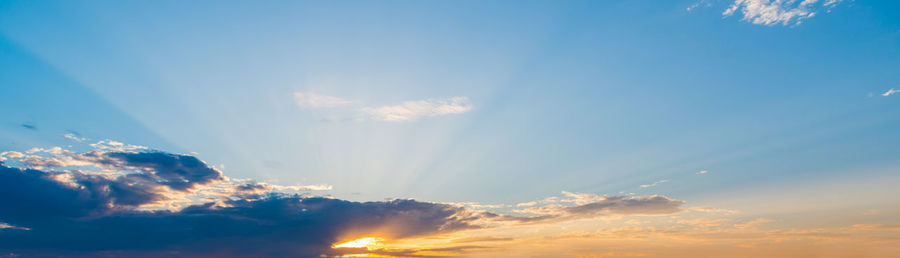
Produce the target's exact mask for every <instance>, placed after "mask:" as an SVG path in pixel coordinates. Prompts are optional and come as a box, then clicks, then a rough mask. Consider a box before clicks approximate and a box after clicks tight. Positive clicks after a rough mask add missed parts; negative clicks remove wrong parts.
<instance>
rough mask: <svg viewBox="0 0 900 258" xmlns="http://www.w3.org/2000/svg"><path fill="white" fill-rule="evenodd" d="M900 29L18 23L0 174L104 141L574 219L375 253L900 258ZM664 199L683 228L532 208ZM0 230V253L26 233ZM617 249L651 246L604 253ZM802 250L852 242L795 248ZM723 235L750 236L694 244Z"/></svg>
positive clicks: (803, 10)
mask: <svg viewBox="0 0 900 258" xmlns="http://www.w3.org/2000/svg"><path fill="white" fill-rule="evenodd" d="M898 14H900V3H898V2H897V1H867V0H857V1H852V0H843V1H841V0H838V1H834V0H830V1H829V0H820V1H815V0H806V1H796V0H795V1H791V0H774V1H768V0H734V1H732V0H720V1H716V0H685V1H681V0H678V1H385V2H356V1H308V2H301V1H253V2H243V1H125V2H109V1H2V2H0V111H2V114H3V115H2V116H0V152H3V151H8V152H7V155H6V158H7V159H9V160H8V161H6V163H4V164H6V165H9V166H11V167H18V168H22V169H24V168H31V169H34V171H44V172H42V173H45V172H46V173H49V172H50V170H48V169H47V167H48V166H46V165H45V166H37V165H34V164H33V163H28V162H27V161H26V160H24V159H25V158H26V157H24V156H23V157H20V158H22V159H23V160H21V161H20V163H16V162H12V161H13V159H15V157H13V156H15V155H12V156H11V154H10V153H11V152H16V153H26V152H27V150H29V149H32V148H44V149H48V150H49V149H50V148H51V147H54V146H60V147H62V148H63V149H68V150H71V151H73V152H74V153H88V152H90V151H92V150H98V148H100V147H98V146H104V145H103V144H100V145H97V144H95V145H94V146H91V145H90V144H91V143H97V142H99V141H103V140H113V141H117V142H122V143H125V144H126V145H127V144H131V145H135V146H145V147H147V148H149V149H152V150H158V151H161V152H163V153H178V154H180V155H182V156H179V155H176V154H171V155H175V156H174V157H182V158H176V160H182V161H184V160H185V159H186V158H184V157H196V158H197V159H200V160H202V161H203V162H205V164H207V165H208V166H209V167H211V168H213V169H214V170H216V171H220V172H221V174H224V175H225V176H227V177H228V178H233V179H247V180H252V181H255V182H259V183H260V184H263V183H264V184H268V185H282V186H298V188H294V189H295V190H297V189H302V191H301V192H304V196H325V197H327V198H326V200H347V201H349V202H348V203H353V204H367V203H365V201H383V200H397V199H400V200H403V199H415V200H417V201H420V202H423V203H427V204H440V205H450V206H452V207H463V208H464V209H466V210H468V211H489V212H491V214H495V213H496V214H516V215H510V216H522V217H516V218H525V217H529V215H528V214H531V215H537V216H539V215H542V214H544V215H546V214H554V216H557V217H558V218H557V219H553V220H551V221H550V222H540V223H532V224H529V223H530V222H528V223H525V222H522V223H525V224H527V225H518V224H517V225H507V224H508V223H507V222H503V223H501V224H502V225H492V226H490V227H482V228H480V229H475V230H472V229H468V228H460V229H459V230H456V229H454V230H450V231H452V232H444V231H435V232H430V231H429V232H428V233H423V232H424V231H422V232H419V231H415V232H416V233H415V234H413V233H410V234H400V233H396V232H394V233H396V234H393V235H391V236H376V235H371V237H380V238H385V239H386V240H385V239H382V240H379V241H385V243H384V244H386V245H389V246H390V245H392V244H393V245H396V248H407V249H409V248H412V249H415V248H421V246H426V245H430V246H437V247H448V246H452V245H451V244H448V243H470V242H469V241H466V240H460V239H470V240H473V239H474V240H473V241H471V242H475V243H478V242H481V241H483V242H484V243H480V244H479V245H477V246H478V248H468V249H467V248H456V249H453V250H439V251H434V250H432V252H431V253H419V254H417V255H425V254H428V255H440V254H449V255H471V256H479V255H485V256H496V255H503V254H506V255H511V254H513V253H515V252H509V250H510V249H509V246H514V245H523V243H530V242H529V241H537V240H535V239H557V238H556V237H559V238H566V237H571V238H575V239H569V240H566V241H564V243H556V244H555V242H553V241H550V240H548V241H547V242H546V243H544V244H546V245H547V246H544V247H542V248H541V251H542V252H545V253H540V252H532V251H534V250H531V251H529V249H527V248H526V249H524V250H522V249H516V248H512V249H513V250H519V251H521V252H523V253H521V254H526V253H527V254H533V255H536V256H540V255H547V256H556V255H561V254H564V255H585V256H591V255H596V256H604V255H606V256H629V255H638V254H649V255H661V256H682V255H683V256H693V255H697V254H709V255H713V256H714V254H721V253H719V252H727V251H728V250H734V248H747V249H752V248H751V247H755V246H752V245H748V244H755V245H763V246H767V247H769V249H765V248H763V249H759V250H760V251H759V252H758V253H754V252H752V251H747V252H746V255H750V256H753V255H759V256H769V255H773V254H776V253H777V254H781V255H785V256H792V255H798V256H806V255H813V256H815V255H836V256H841V255H848V256H858V255H862V256H866V255H869V256H887V255H889V254H890V253H891V252H894V254H896V252H895V251H900V250H897V249H884V248H888V247H886V246H891V245H894V246H900V243H898V242H897V241H898V239H900V219H898V218H900V188H897V187H896V186H897V185H898V183H900V152H898V149H900V148H897V147H896V146H900V115H898V113H897V110H900V15H898ZM894 89H896V90H897V91H894ZM895 92H896V93H898V94H894V93H895ZM106 143H109V142H106ZM112 146H115V144H113V145H112ZM100 149H102V148H100ZM104 150H110V149H104ZM135 150H137V149H127V150H125V152H127V153H130V152H132V151H135ZM119 151H122V150H119ZM32 153H37V154H40V153H42V151H34V152H32ZM43 153H44V154H46V155H51V156H52V155H69V154H60V152H58V151H57V152H53V151H43ZM141 153H143V152H141ZM132 154H134V153H132ZM73 155H74V154H73ZM134 155H138V154H134ZM0 157H3V156H0ZM110 157H111V159H115V160H117V161H116V162H119V161H121V162H123V164H131V163H128V162H130V160H126V159H125V158H121V157H118V156H115V155H113V156H110ZM0 161H2V159H0ZM141 164H144V163H141ZM82 165H84V164H82ZM133 168H134V167H133V166H125V165H123V167H121V169H124V170H130V169H133ZM150 168H153V169H157V167H152V166H150ZM103 169H108V168H103ZM57 170H58V171H57V172H59V171H63V170H64V169H63V168H62V167H60V168H59V169H57ZM9 171H12V170H9ZM23 171H25V170H23ZM10 173H13V172H10ZM160 173H162V172H160ZM167 180H168V179H167ZM190 180H193V179H190ZM217 180H218V179H217ZM164 181H165V180H163V181H160V182H163V183H160V184H161V185H164V186H165V187H169V188H170V190H172V191H175V190H178V189H175V188H173V186H170V185H167V183H165V182H168V181H165V182H164ZM194 182H196V181H191V187H195V186H194V185H195V184H194ZM204 184H206V183H205V181H203V182H200V183H199V184H197V185H204ZM161 187H162V186H161ZM578 194H584V195H578ZM588 195H590V196H588ZM656 195H658V196H657V197H662V198H666V200H668V201H672V202H673V203H674V204H677V205H676V206H677V207H678V208H677V210H678V211H677V212H676V211H674V210H667V209H662V208H660V209H659V210H653V212H648V211H646V210H642V211H640V212H632V211H621V212H620V211H613V210H607V211H606V212H607V213H609V214H613V215H609V216H607V215H603V216H600V215H597V216H594V215H591V216H587V217H582V216H581V215H578V216H575V215H573V214H575V213H574V210H571V211H566V212H571V214H569V213H554V212H547V213H541V212H542V211H535V210H533V211H531V212H530V213H529V212H528V211H523V210H521V209H523V208H525V207H533V208H537V207H539V205H542V204H547V205H550V206H544V207H556V208H559V207H557V206H553V205H563V206H565V207H579V206H580V205H583V204H590V203H592V201H598V200H600V202H603V201H610V200H611V199H609V198H612V197H622V198H625V199H627V200H638V201H642V200H650V199H647V198H652V197H653V196H656ZM554 196H555V197H557V198H562V199H563V200H567V199H565V198H571V199H568V200H570V201H562V203H563V204H552V203H554V202H560V201H558V200H557V201H553V200H552V198H551V199H549V200H550V201H547V200H548V199H546V198H548V197H554ZM591 196H593V197H591ZM601 196H607V197H601ZM302 198H307V197H302ZM309 198H313V197H309ZM592 198H593V199H592ZM597 198H601V199H597ZM602 198H607V199H602ZM629 198H630V199H629ZM541 200H543V201H546V202H541ZM532 201H536V202H535V203H529V202H532ZM679 202H683V203H679ZM0 203H2V202H0ZM374 203H377V204H382V203H385V204H390V203H391V202H390V201H385V202H374ZM566 205H574V206H566ZM679 205H680V206H679ZM138 206H140V205H138ZM138 206H135V207H138ZM236 207H240V206H236ZM132 208H134V207H132ZM170 209H171V207H170ZM548 209H549V208H548ZM517 210H518V211H517ZM670 211H671V212H670ZM695 213H697V214H695ZM559 214H565V215H559ZM592 214H593V213H592ZM659 214H665V215H659ZM595 215H596V214H595ZM649 215H653V216H649ZM8 216H13V215H8ZM10 218H12V217H10ZM563 218H571V219H563ZM4 219H8V218H4V217H3V216H2V214H0V235H2V234H4V232H7V231H13V230H16V229H15V228H17V227H20V228H29V227H28V226H29V225H15V224H13V223H9V221H6V222H4ZM513 220H517V219H513ZM626 222H628V223H626ZM323 223H324V222H323ZM710 223H712V224H715V225H714V226H711V224H710ZM754 223H755V224H754ZM758 224H759V225H763V226H759V227H757V226H756V225H758ZM3 225H7V226H6V227H4V226H3ZM647 225H653V226H647ZM641 226H643V227H641ZM676 226H677V227H679V230H678V231H677V232H680V233H673V232H675V231H674V230H671V229H672V228H671V227H676ZM624 227H628V229H632V231H627V232H630V233H634V234H638V233H635V232H639V233H646V234H650V233H648V232H652V236H649V237H648V236H646V235H642V236H639V237H635V238H636V239H640V240H634V241H649V242H651V243H648V244H646V245H644V244H638V242H627V243H620V242H616V241H625V240H623V239H630V238H628V237H621V236H619V235H615V234H612V233H609V234H606V235H603V236H598V235H596V234H600V233H598V232H601V233H602V232H607V233H608V232H621V231H615V230H613V229H616V230H623V228H624ZM633 227H636V228H638V229H634V228H633ZM683 227H688V228H683ZM720 227H726V228H727V230H725V229H721V228H720ZM648 228H652V229H654V230H656V231H654V230H649V229H648ZM710 228H715V229H716V230H715V232H712V229H710ZM664 229H669V230H664ZM4 230H5V231H4ZM603 230H607V231H603ZM804 230H806V231H804ZM32 231H34V230H32ZM738 231H739V232H738ZM751 231H752V232H751ZM801 231H802V232H815V233H817V234H818V233H822V234H824V233H833V232H838V233H834V235H842V236H844V238H840V239H838V240H835V239H837V237H836V238H835V239H831V238H827V237H821V236H817V237H811V238H809V239H806V238H803V237H801V236H798V235H790V236H784V235H779V234H782V233H783V234H785V235H787V233H785V232H794V233H796V232H801ZM857 231H858V232H859V233H858V234H857V233H853V234H850V233H847V232H857ZM409 232H413V231H409ZM578 232H581V233H584V234H578ZM722 232H726V233H728V234H736V235H741V234H743V235H742V236H746V237H747V238H734V239H738V240H735V241H736V242H735V243H730V242H729V243H721V242H716V243H708V242H703V241H706V240H709V239H716V238H720V237H721V236H720V235H716V234H724V233H722ZM773 232H780V233H773ZM342 233H346V232H342ZM445 233H448V234H449V235H447V234H445ZM16 234H19V233H16ZM592 234H593V235H592ZM810 234H812V233H810ZM570 235H571V236H570ZM670 235H675V236H670ZM847 235H850V236H847ZM343 236H344V235H341V237H338V238H342V239H339V240H342V241H343V240H349V239H343ZM354 236H356V235H354ZM359 236H360V237H361V236H364V235H359ZM365 236H370V235H365ZM412 236H415V237H425V238H413V237H412ZM435 236H437V237H435ZM513 236H516V237H513ZM610 236H617V237H610ZM687 236H692V237H694V238H690V239H691V240H690V241H694V242H691V243H693V245H690V247H684V248H681V249H677V248H676V249H673V247H672V246H673V245H671V243H675V242H677V241H682V240H684V239H685V238H686V237H687ZM751 236H753V237H755V238H753V239H754V240H746V239H749V238H751ZM804 236H806V235H804ZM428 237H432V238H428ZM441 237H443V238H441ZM477 237H481V238H477ZM779 237H784V238H787V239H791V240H797V241H801V240H802V241H811V242H812V243H811V244H809V243H807V244H804V245H800V244H798V245H789V246H780V244H784V243H786V241H787V240H783V239H781V238H779ZM0 238H3V237H2V236H0ZM610 238H612V239H610ZM657 238H665V239H657ZM435 239H439V240H440V239H443V240H446V239H455V240H447V241H445V242H441V243H430V242H429V241H437V240H435ZM567 239H568V238H567ZM648 239H651V240H648ZM672 239H676V240H672ZM679 239H680V240H679ZM798 239H800V240H798ZM476 240H477V241H476ZM768 240H771V241H768ZM297 241H306V240H303V239H300V240H297ZM403 241H407V242H403ZM453 241H458V242H453ZM673 241H675V242H673ZM698 241H699V242H700V244H698ZM817 241H818V242H817ZM828 241H846V243H848V244H846V246H844V245H843V244H834V243H835V242H828ZM770 242H771V243H775V242H777V243H779V244H771V243H770ZM787 242H790V241H787ZM513 243H514V244H513ZM761 243H762V244H761ZM766 243H770V244H771V245H766ZM804 243H806V242H804ZM840 243H845V242H840ZM682 244H683V243H682ZM739 245H746V246H742V247H737V246H739ZM785 245H787V244H785ZM23 246H26V245H24V244H23ZM472 246H476V245H474V244H473V245H472ZM532 246H533V245H532ZM612 246H615V248H613V247H612ZM798 246H799V247H798ZM828 246H831V247H828ZM836 246H838V247H840V248H844V249H840V250H841V251H839V252H826V251H822V252H821V253H816V252H817V251H815V250H826V249H827V248H838V247H836ZM453 247H459V246H453ZM801 247H802V248H801ZM23 248H24V247H23ZM159 248H162V249H160V250H163V249H165V248H166V247H159ZM448 248H449V247H448ZM619 248H621V249H619ZM817 248H818V249H817ZM4 249H9V250H14V251H15V252H12V253H16V252H23V253H26V254H27V253H29V252H32V251H34V250H29V249H27V248H24V249H22V248H18V247H17V246H9V245H0V250H4ZM126 249H127V248H126ZM437 249H439V248H435V250H437ZM613 249H615V250H613ZM17 250H18V251H17ZM21 250H25V251H21ZM98 250H107V251H108V250H112V249H105V248H102V247H101V248H99V249H98ZM116 250H118V249H116ZM123 250H124V249H123ZM498 250H501V251H498ZM611 250H612V251H611ZM828 250H831V249H828ZM885 250H887V251H885ZM369 251H371V250H369ZM770 251H771V252H770ZM792 252H793V253H792ZM804 252H806V253H804ZM32 254H34V253H32ZM279 254H280V253H279ZM382 254H384V255H390V254H389V253H382ZM405 254H406V255H410V253H405ZM113 255H116V254H115V253H114V254H113ZM119 255H121V254H119ZM269 255H275V254H274V253H270V254H269Z"/></svg>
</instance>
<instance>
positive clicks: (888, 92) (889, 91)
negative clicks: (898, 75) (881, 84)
mask: <svg viewBox="0 0 900 258" xmlns="http://www.w3.org/2000/svg"><path fill="white" fill-rule="evenodd" d="M898 92H900V90H895V89H890V90H888V91H885V92H884V93H882V94H881V96H885V97H887V96H890V95H894V93H898Z"/></svg>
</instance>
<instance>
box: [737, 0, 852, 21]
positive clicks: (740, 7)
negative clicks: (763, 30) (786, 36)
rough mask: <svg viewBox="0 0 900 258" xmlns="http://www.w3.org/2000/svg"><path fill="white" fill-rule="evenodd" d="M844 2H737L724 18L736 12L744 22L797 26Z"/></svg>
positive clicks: (812, 0)
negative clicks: (738, 12)
mask: <svg viewBox="0 0 900 258" xmlns="http://www.w3.org/2000/svg"><path fill="white" fill-rule="evenodd" d="M841 1H843V0H828V1H825V2H824V3H821V4H819V0H804V1H798V0H735V1H734V3H732V4H731V6H730V7H728V9H725V11H724V12H722V16H725V17H729V16H732V15H734V13H735V12H737V11H740V13H741V14H743V16H744V18H743V19H741V20H743V21H747V22H750V23H753V24H759V25H766V26H773V25H778V24H781V25H797V24H800V23H802V22H803V20H805V19H809V18H812V17H813V16H815V15H816V13H817V12H819V11H820V10H824V11H825V12H829V11H830V9H831V8H833V7H834V6H836V5H837V4H838V3H840V2H841Z"/></svg>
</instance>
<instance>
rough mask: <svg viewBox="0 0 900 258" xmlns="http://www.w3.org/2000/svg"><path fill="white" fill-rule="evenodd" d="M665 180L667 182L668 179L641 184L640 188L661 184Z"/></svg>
mask: <svg viewBox="0 0 900 258" xmlns="http://www.w3.org/2000/svg"><path fill="white" fill-rule="evenodd" d="M665 182H669V180H668V179H663V180H659V181H656V182H653V183H652V184H648V185H641V188H647V187H654V186H656V185H658V184H662V183H665Z"/></svg>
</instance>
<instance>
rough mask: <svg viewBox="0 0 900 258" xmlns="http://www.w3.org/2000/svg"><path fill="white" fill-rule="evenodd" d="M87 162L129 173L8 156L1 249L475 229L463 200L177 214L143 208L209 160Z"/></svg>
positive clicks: (236, 203)
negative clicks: (16, 161)
mask: <svg viewBox="0 0 900 258" xmlns="http://www.w3.org/2000/svg"><path fill="white" fill-rule="evenodd" d="M81 155H82V156H83V157H91V158H84V160H91V161H93V162H96V163H98V164H103V165H104V166H107V167H108V168H116V169H120V170H119V171H117V172H122V171H128V172H127V173H124V174H120V175H118V176H111V175H109V174H97V173H93V174H92V173H87V172H80V171H67V172H60V171H46V170H38V169H25V168H14V167H10V166H8V165H6V164H3V163H0V222H3V223H8V224H10V225H15V226H18V227H24V228H28V229H30V230H3V231H0V251H3V252H4V253H17V254H23V255H25V256H139V257H140V256H146V257H154V256H191V257H196V256H211V257H221V256H293V257H308V256H318V255H321V254H328V255H331V254H337V253H339V252H340V250H334V249H332V248H331V245H333V244H334V243H335V242H337V241H339V240H345V239H347V238H353V237H360V236H366V235H369V234H377V235H378V236H381V237H386V238H404V237H413V236H420V235H430V234H438V233H445V232H453V231H458V230H462V229H469V228H474V227H476V226H475V225H474V224H473V223H472V222H473V221H475V220H477V218H478V217H477V216H476V215H470V214H469V213H468V212H467V210H465V209H464V208H461V207H456V206H451V205H445V204H437V203H427V202H418V201H414V200H391V201H382V202H350V201H344V200H338V199H330V198H321V197H303V196H300V195H286V194H274V193H272V194H269V195H266V196H263V197H259V196H255V197H259V198H255V199H247V198H244V197H243V196H242V195H240V193H241V192H244V191H257V190H260V189H263V188H264V186H261V185H258V184H254V183H249V184H244V185H240V186H238V187H235V194H234V195H233V196H231V198H229V199H226V201H224V202H220V203H214V202H209V203H202V204H196V205H193V206H188V207H186V208H183V209H181V210H178V211H168V210H156V211H146V210H139V209H136V208H137V207H139V206H141V205H146V204H150V203H154V202H157V201H164V200H167V199H168V198H170V197H169V195H171V192H176V193H178V192H190V190H191V189H195V188H197V187H200V186H203V185H207V184H211V183H214V182H218V181H221V180H223V178H224V177H223V176H222V175H221V174H220V173H219V172H218V171H217V170H215V169H213V168H211V167H209V166H207V165H206V164H205V163H203V162H202V161H200V160H198V159H196V158H194V157H191V156H185V155H177V154H169V153H161V152H106V153H102V152H95V153H85V154H81Z"/></svg>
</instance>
